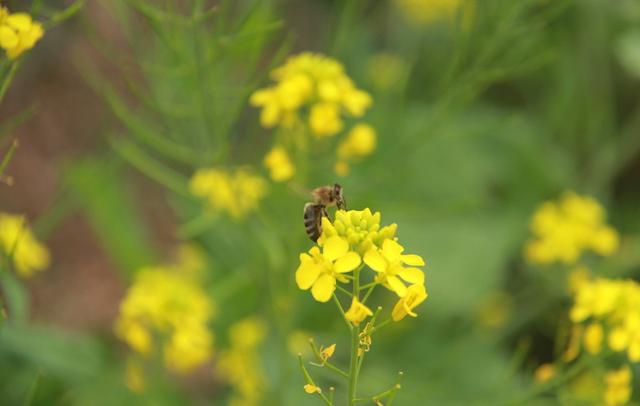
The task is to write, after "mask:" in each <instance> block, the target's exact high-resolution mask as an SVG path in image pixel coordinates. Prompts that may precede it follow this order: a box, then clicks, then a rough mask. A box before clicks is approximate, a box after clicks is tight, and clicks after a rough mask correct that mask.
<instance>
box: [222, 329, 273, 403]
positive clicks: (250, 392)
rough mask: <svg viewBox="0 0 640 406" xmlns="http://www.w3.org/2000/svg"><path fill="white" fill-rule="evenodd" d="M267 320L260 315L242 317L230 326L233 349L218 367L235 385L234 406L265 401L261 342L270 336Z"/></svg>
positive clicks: (226, 353)
mask: <svg viewBox="0 0 640 406" xmlns="http://www.w3.org/2000/svg"><path fill="white" fill-rule="evenodd" d="M266 331H267V330H266V326H265V324H264V322H262V321H261V320H260V319H258V318H256V317H251V318H248V319H245V320H241V321H239V322H237V323H235V324H234V325H232V326H231V328H230V329H229V343H230V349H229V350H227V351H225V352H224V353H222V354H221V355H220V361H219V362H218V365H217V367H218V370H219V372H220V373H221V374H222V375H223V376H224V378H225V379H226V380H227V381H228V382H229V384H231V386H232V387H233V388H234V393H233V395H232V397H231V399H230V400H229V403H228V404H229V405H230V406H254V405H259V404H261V401H262V397H263V395H264V391H265V378H264V375H263V372H262V371H261V370H260V368H259V365H260V353H259V351H258V349H259V347H260V345H261V344H262V342H263V341H264V339H265V336H266Z"/></svg>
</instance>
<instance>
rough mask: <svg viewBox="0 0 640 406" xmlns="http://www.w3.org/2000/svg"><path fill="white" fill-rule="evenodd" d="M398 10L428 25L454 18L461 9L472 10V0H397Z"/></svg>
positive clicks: (409, 18)
mask: <svg viewBox="0 0 640 406" xmlns="http://www.w3.org/2000/svg"><path fill="white" fill-rule="evenodd" d="M395 3H396V6H397V7H398V10H399V11H400V12H401V13H402V15H403V17H405V18H406V19H407V20H408V21H410V22H411V23H414V24H416V25H428V24H431V23H434V22H437V21H439V20H445V19H447V20H453V18H455V16H456V14H457V13H458V12H459V10H461V9H462V10H463V11H464V12H465V14H468V13H470V12H471V9H472V7H473V4H472V2H471V1H470V0H395Z"/></svg>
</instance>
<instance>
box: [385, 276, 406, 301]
mask: <svg viewBox="0 0 640 406" xmlns="http://www.w3.org/2000/svg"><path fill="white" fill-rule="evenodd" d="M387 284H389V287H391V290H393V291H394V292H396V294H397V295H398V296H400V297H402V296H404V295H406V294H407V287H406V286H405V285H404V283H402V282H401V281H400V279H398V278H397V277H395V276H388V277H387Z"/></svg>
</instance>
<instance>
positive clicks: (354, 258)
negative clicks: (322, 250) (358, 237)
mask: <svg viewBox="0 0 640 406" xmlns="http://www.w3.org/2000/svg"><path fill="white" fill-rule="evenodd" d="M360 262H362V260H361V259H360V255H358V254H356V253H355V252H347V255H345V256H343V257H342V258H340V259H338V260H337V261H336V263H335V264H334V266H333V270H334V271H336V272H338V273H345V272H350V271H353V270H354V269H356V268H357V267H358V265H360Z"/></svg>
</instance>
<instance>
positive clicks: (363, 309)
mask: <svg viewBox="0 0 640 406" xmlns="http://www.w3.org/2000/svg"><path fill="white" fill-rule="evenodd" d="M369 316H373V312H372V311H371V309H369V308H368V307H367V306H365V305H364V304H362V302H360V301H359V300H358V299H357V298H355V297H354V298H353V300H352V301H351V307H350V308H349V310H347V312H346V313H345V314H344V317H345V318H346V319H347V320H349V321H350V322H352V323H353V324H356V325H357V324H360V323H361V322H362V320H364V319H366V318H367V317H369Z"/></svg>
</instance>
